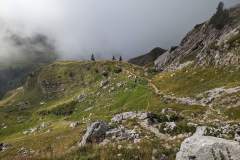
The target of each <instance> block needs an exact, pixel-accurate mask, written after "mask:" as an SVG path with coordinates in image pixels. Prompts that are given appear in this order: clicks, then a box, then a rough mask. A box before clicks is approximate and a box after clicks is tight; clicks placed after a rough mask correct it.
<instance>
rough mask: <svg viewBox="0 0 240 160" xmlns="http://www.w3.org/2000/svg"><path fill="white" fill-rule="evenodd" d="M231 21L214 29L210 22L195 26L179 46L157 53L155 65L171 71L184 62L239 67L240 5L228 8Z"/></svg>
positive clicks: (162, 69)
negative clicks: (160, 53)
mask: <svg viewBox="0 0 240 160" xmlns="http://www.w3.org/2000/svg"><path fill="white" fill-rule="evenodd" d="M229 14H230V21H226V24H224V27H223V28H221V29H216V28H215V27H214V26H213V25H212V24H211V23H210V22H209V21H207V22H204V23H202V24H199V25H196V26H195V27H194V29H193V30H192V31H190V32H189V33H188V34H187V35H186V36H185V38H184V39H183V40H182V41H181V43H180V45H179V46H178V47H177V48H176V49H175V50H171V49H169V50H168V51H167V52H165V53H164V54H162V55H161V56H159V57H158V58H157V59H156V60H155V62H154V64H155V67H156V69H157V70H159V71H172V70H176V69H178V68H179V67H180V68H181V66H182V64H185V63H186V62H191V61H193V62H194V63H193V65H194V66H209V65H212V66H215V67H223V66H229V65H232V66H238V65H239V64H240V55H239V54H238V53H239V51H240V23H239V20H238V17H239V16H240V7H239V6H237V7H235V8H231V9H229Z"/></svg>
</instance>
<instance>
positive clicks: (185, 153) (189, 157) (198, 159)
mask: <svg viewBox="0 0 240 160" xmlns="http://www.w3.org/2000/svg"><path fill="white" fill-rule="evenodd" d="M205 129H206V128H204V127H199V128H198V129H197V131H196V133H195V134H194V135H193V136H192V137H189V138H187V139H185V140H184V142H183V143H182V145H181V149H180V151H179V152H178V153H177V157H176V160H222V159H226V160H239V159H240V152H239V151H240V145H239V143H238V142H235V141H231V140H226V139H221V138H216V137H211V136H203V134H204V132H205Z"/></svg>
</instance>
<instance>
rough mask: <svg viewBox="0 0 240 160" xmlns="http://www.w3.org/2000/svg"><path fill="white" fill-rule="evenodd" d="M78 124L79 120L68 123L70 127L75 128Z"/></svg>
mask: <svg viewBox="0 0 240 160" xmlns="http://www.w3.org/2000/svg"><path fill="white" fill-rule="evenodd" d="M79 125H80V122H79V121H76V122H71V123H70V125H69V127H71V128H76V127H77V126H79Z"/></svg>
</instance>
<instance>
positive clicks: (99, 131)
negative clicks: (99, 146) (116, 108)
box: [78, 121, 109, 147]
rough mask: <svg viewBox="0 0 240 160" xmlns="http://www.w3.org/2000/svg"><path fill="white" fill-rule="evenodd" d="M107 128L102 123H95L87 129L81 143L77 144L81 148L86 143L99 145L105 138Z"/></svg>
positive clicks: (105, 124)
mask: <svg viewBox="0 0 240 160" xmlns="http://www.w3.org/2000/svg"><path fill="white" fill-rule="evenodd" d="M108 129H109V126H108V124H107V123H105V122H103V121H97V122H94V123H92V124H91V125H90V126H88V127H87V131H86V133H85V134H84V136H83V137H82V140H81V142H80V143H79V144H78V145H79V147H82V146H84V145H86V144H88V143H101V142H102V141H103V140H104V139H105V136H106V132H107V131H108Z"/></svg>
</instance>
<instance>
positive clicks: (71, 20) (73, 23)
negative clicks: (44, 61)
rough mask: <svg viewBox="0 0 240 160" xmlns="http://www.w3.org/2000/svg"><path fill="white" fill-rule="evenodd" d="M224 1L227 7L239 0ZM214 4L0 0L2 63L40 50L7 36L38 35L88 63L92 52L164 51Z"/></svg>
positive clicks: (205, 1)
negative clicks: (27, 51)
mask: <svg viewBox="0 0 240 160" xmlns="http://www.w3.org/2000/svg"><path fill="white" fill-rule="evenodd" d="M224 2H225V4H226V5H227V6H228V7H229V6H232V5H234V4H236V3H238V2H239V0H225V1H224ZM218 3H219V0H211V1H209V0H201V1H193V0H181V1H179V0H169V1H166V0H148V1H143V0H142V1H139V0H119V1H113V0H101V1H99V0H87V1H86V0H71V1H69V0H39V1H33V0H1V1H0V26H1V28H0V43H1V44H0V45H1V47H0V62H1V63H3V62H6V60H8V61H14V59H15V58H23V57H25V56H26V53H25V54H24V52H25V51H24V50H25V49H26V46H28V47H29V46H31V47H32V46H37V47H36V48H35V49H39V48H38V47H39V44H31V43H29V42H30V41H31V40H30V41H27V42H26V43H27V44H25V45H24V47H23V46H21V47H19V46H18V45H16V44H13V41H11V40H10V41H9V37H11V35H15V36H17V37H20V39H22V40H24V41H25V40H26V39H35V38H36V36H37V37H38V36H39V33H41V35H44V36H43V37H45V38H46V41H48V44H51V46H53V45H52V44H54V46H55V49H56V50H57V52H58V54H59V56H60V57H61V58H64V59H70V58H77V59H88V58H89V56H90V55H91V54H92V53H95V54H96V56H97V57H99V58H110V57H111V56H112V55H122V56H123V57H124V58H125V59H127V58H130V57H134V56H137V55H141V54H142V53H146V52H147V51H149V50H151V49H152V48H154V47H157V46H159V47H162V48H168V47H170V46H172V45H176V44H178V43H179V41H180V40H181V38H182V37H183V36H184V35H185V34H186V33H187V32H188V31H189V30H190V29H191V28H192V27H193V26H194V25H195V24H197V23H201V22H203V21H205V20H207V19H208V18H209V17H210V16H211V15H212V14H213V13H214V12H215V9H216V6H217V4H218ZM9 35H10V36H9ZM34 37H35V38H34ZM50 39H52V40H54V41H52V40H50ZM49 40H50V41H49ZM52 42H54V43H52ZM41 45H42V44H41ZM31 47H30V48H31ZM48 47H49V46H48ZM48 47H47V48H48ZM19 48H20V49H19ZM40 48H41V47H40ZM50 48H51V47H50ZM46 51H48V50H46ZM28 56H29V55H28Z"/></svg>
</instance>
